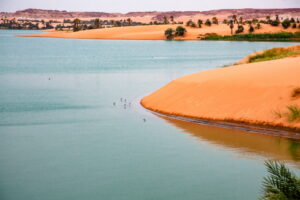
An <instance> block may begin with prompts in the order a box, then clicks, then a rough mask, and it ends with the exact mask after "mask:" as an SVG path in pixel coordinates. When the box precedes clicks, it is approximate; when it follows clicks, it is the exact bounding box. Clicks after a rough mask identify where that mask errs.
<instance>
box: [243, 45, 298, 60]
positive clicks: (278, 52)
mask: <svg viewBox="0 0 300 200" xmlns="http://www.w3.org/2000/svg"><path fill="white" fill-rule="evenodd" d="M299 54H300V49H294V50H292V49H286V48H273V49H268V50H266V51H264V52H263V53H261V54H258V55H254V56H252V57H250V58H249V63H253V62H261V61H267V60H275V59H280V58H284V57H288V56H293V55H299Z"/></svg>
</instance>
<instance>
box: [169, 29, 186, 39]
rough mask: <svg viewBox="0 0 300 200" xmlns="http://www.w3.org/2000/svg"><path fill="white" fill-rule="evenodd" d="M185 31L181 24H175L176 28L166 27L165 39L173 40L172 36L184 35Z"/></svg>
mask: <svg viewBox="0 0 300 200" xmlns="http://www.w3.org/2000/svg"><path fill="white" fill-rule="evenodd" d="M185 33H186V29H185V28H184V27H182V26H177V28H176V30H174V29H172V28H168V29H167V30H165V36H166V39H167V40H173V39H174V37H177V36H184V34H185Z"/></svg>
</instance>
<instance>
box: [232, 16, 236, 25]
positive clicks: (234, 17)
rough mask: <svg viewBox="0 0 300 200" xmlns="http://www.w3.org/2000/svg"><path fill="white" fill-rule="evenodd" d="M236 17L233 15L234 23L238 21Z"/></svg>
mask: <svg viewBox="0 0 300 200" xmlns="http://www.w3.org/2000/svg"><path fill="white" fill-rule="evenodd" d="M236 18H237V17H236V15H232V19H233V23H236V22H237V20H236Z"/></svg>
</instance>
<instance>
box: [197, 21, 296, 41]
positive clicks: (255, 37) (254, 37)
mask: <svg viewBox="0 0 300 200" xmlns="http://www.w3.org/2000/svg"><path fill="white" fill-rule="evenodd" d="M232 25H233V24H232ZM202 39H203V40H230V41H300V32H296V33H289V32H281V33H257V34H235V35H231V36H207V37H204V38H202Z"/></svg>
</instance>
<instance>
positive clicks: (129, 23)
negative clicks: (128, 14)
mask: <svg viewBox="0 0 300 200" xmlns="http://www.w3.org/2000/svg"><path fill="white" fill-rule="evenodd" d="M127 23H128V25H129V26H130V25H131V23H132V20H131V19H130V18H128V19H127Z"/></svg>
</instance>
